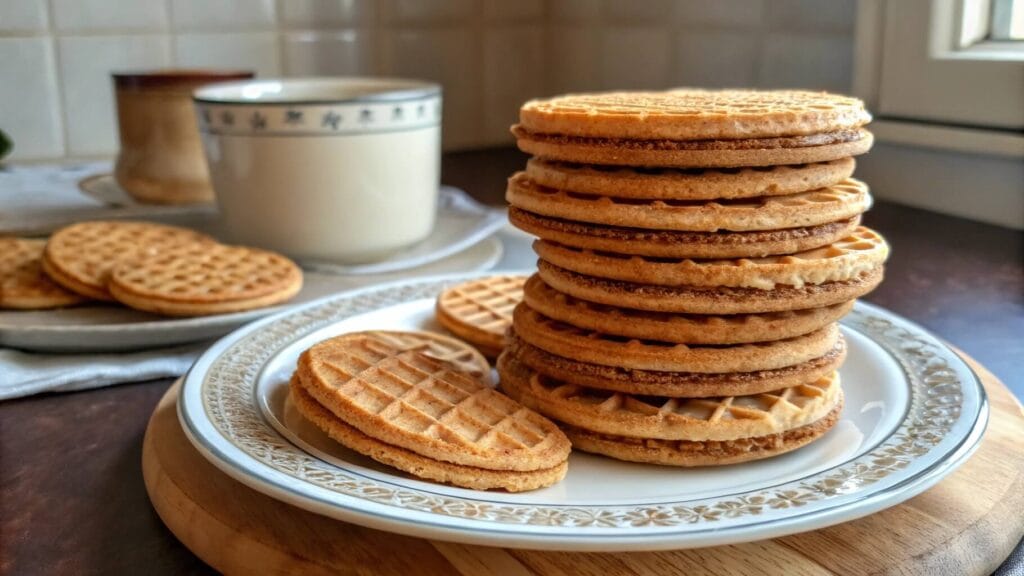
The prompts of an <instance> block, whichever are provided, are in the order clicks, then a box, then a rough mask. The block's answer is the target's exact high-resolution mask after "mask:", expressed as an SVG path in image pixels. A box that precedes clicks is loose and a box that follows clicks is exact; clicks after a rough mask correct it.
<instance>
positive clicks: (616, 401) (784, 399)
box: [498, 354, 840, 442]
mask: <svg viewBox="0 0 1024 576" xmlns="http://www.w3.org/2000/svg"><path fill="white" fill-rule="evenodd" d="M498 374H499V375H500V378H501V389H502V390H503V391H504V392H505V393H506V394H508V395H509V396H511V397H512V398H514V399H516V400H518V401H519V402H521V403H523V404H524V405H526V406H529V407H531V408H533V409H534V410H537V411H538V412H540V413H541V414H544V415H545V416H547V417H549V418H552V419H554V420H557V421H559V422H564V423H566V424H569V425H570V426H574V427H577V428H582V429H584V430H589V431H591V432H597V433H600V434H609V435H613V436H629V437H634V438H651V439H658V440H689V441H691V442H704V441H719V442H720V441H727V440H740V439H743V438H752V437H757V436H766V435H769V434H776V433H779V432H784V431H786V430H792V429H794V428H799V427H801V426H806V425H807V424H810V423H812V422H815V421H817V420H819V419H821V418H822V417H824V416H825V415H826V414H828V413H829V412H831V411H832V409H833V408H835V406H836V404H837V403H838V401H839V398H840V391H839V373H838V372H832V373H830V374H828V375H827V376H824V377H822V378H819V379H818V380H814V381H811V382H807V383H803V384H799V385H796V386H791V387H788V388H783V389H780V390H773V391H771V392H765V393H761V394H752V395H748V396H725V397H711V398H668V397H658V396H638V395H634V394H626V393H623V392H610V391H604V390H597V389H593V388H585V387H582V386H577V385H575V384H568V383H566V382H562V381H559V380H555V379H553V378H549V377H546V376H543V375H541V374H538V373H537V372H534V371H533V370H531V369H530V368H529V367H527V366H525V365H524V364H522V363H520V362H519V361H518V360H516V359H515V357H514V356H513V355H511V354H503V355H502V356H501V358H500V359H499V360H498Z"/></svg>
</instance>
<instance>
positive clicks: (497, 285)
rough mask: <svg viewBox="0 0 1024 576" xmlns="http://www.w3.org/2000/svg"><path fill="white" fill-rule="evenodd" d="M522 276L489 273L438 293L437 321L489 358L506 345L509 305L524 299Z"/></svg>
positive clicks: (524, 279) (510, 315)
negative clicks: (489, 274)
mask: <svg viewBox="0 0 1024 576" xmlns="http://www.w3.org/2000/svg"><path fill="white" fill-rule="evenodd" d="M524 282H526V277H525V276H488V277H485V278H477V279H474V280H470V281H468V282H463V283H462V284H459V285H457V286H452V287H451V288H449V289H447V290H445V291H444V292H442V293H441V295H440V296H438V297H437V305H436V307H435V311H436V317H437V321H438V323H440V324H441V325H442V326H444V327H445V328H446V329H448V330H449V331H450V332H451V333H453V334H455V335H456V336H458V337H459V338H462V339H463V340H465V341H467V342H469V343H470V344H472V345H474V346H476V347H477V348H478V349H479V350H480V351H481V352H483V353H484V355H486V356H487V357H488V358H497V357H498V354H501V351H502V349H503V348H504V347H505V331H506V330H508V327H509V326H511V325H512V309H513V308H515V306H516V304H518V303H519V302H520V301H521V300H522V299H523V283H524Z"/></svg>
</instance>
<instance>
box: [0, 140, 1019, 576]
mask: <svg viewBox="0 0 1024 576" xmlns="http://www.w3.org/2000/svg"><path fill="white" fill-rule="evenodd" d="M524 164H525V156H523V155H521V154H519V153H518V152H516V151H513V150H489V151H479V152H466V153H457V154H449V155H446V157H445V159H444V164H443V180H444V182H445V183H447V184H451V185H453V186H458V187H460V188H463V189H465V190H466V191H468V192H470V193H471V194H473V195H474V196H475V197H477V198H479V199H481V200H483V201H485V202H489V203H493V204H500V203H503V195H504V181H505V178H506V177H508V176H509V175H510V174H512V172H514V171H515V170H518V169H520V168H521V167H522V166H523V165H524ZM865 223H866V224H867V225H869V226H871V227H873V228H875V229H877V230H879V231H880V232H881V233H882V234H884V235H885V236H886V238H887V239H888V240H889V242H890V243H891V244H892V247H893V254H892V258H891V259H890V261H889V264H888V266H887V273H886V280H885V282H884V283H883V284H882V286H881V287H880V288H879V289H878V290H876V291H875V292H874V293H873V294H871V295H870V296H869V297H868V298H867V300H870V301H871V302H874V303H876V304H879V305H882V306H884V307H886V308H889V309H890V310H893V311H895V312H897V313H899V314H901V315H903V316H906V317H907V318H910V319H912V320H914V321H916V322H918V323H919V324H921V325H923V326H925V327H926V328H928V329H930V330H932V331H933V332H935V333H936V334H938V335H940V336H942V337H943V338H945V339H946V340H948V341H949V342H951V343H952V344H954V345H956V346H958V347H959V348H961V349H962V350H964V351H965V352H967V353H968V354H970V355H971V356H973V357H974V358H976V359H977V360H978V361H979V362H981V363H982V364H984V365H985V366H986V367H988V368H989V369H990V370H991V371H992V372H993V373H994V374H995V375H996V376H998V377H999V378H1000V379H1001V380H1002V381H1003V382H1005V383H1006V384H1007V385H1008V386H1009V387H1010V389H1011V390H1013V392H1014V393H1015V394H1016V395H1017V397H1018V398H1024V368H1022V366H1024V233H1021V232H1014V231H1011V230H1007V229H1003V228H998V227H995V226H988V225H984V224H978V223H974V222H969V221H966V220H962V219H958V218H952V217H948V216H942V215H938V214H934V213H930V212H926V211H923V210H917V209H913V208H907V207H903V206H898V205H894V204H889V203H886V202H878V203H877V204H876V205H875V207H874V208H873V209H872V211H871V212H870V213H869V214H868V215H867V216H866V217H865ZM170 384H171V381H170V380H159V381H153V382H144V383H138V384H129V385H122V386H116V387H112V388H106V389H101V390H93V391H86V392H77V393H69V394H58V395H49V394H44V395H39V396H34V397H29V398H23V399H18V400H10V401H7V402H3V403H0V573H2V574H154V575H156V574H208V573H212V571H211V570H210V569H209V568H207V567H206V566H205V565H204V564H203V563H202V562H201V561H199V560H198V559H197V558H196V557H195V556H193V555H192V554H191V553H190V552H189V551H188V550H187V549H186V548H185V547H184V546H182V545H181V544H179V543H178V541H177V540H176V539H175V538H174V536H173V535H172V534H171V533H170V532H169V531H168V530H167V529H166V528H165V527H164V526H163V524H162V523H161V522H160V519H159V518H158V517H157V516H156V514H155V513H154V512H153V509H152V507H151V506H150V504H149V500H148V498H147V496H146V491H145V487H144V486H143V483H142V470H141V467H140V457H141V453H142V437H143V433H144V432H145V428H146V422H147V420H148V419H149V415H150V413H151V412H152V410H153V408H154V407H155V406H156V403H157V401H158V400H159V399H160V397H161V396H162V395H163V393H164V391H165V390H166V389H167V387H168V386H169V385H170Z"/></svg>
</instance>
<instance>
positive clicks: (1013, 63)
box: [854, 0, 1024, 133]
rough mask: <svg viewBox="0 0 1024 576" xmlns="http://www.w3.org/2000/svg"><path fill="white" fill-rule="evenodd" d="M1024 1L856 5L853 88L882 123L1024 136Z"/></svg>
mask: <svg viewBox="0 0 1024 576" xmlns="http://www.w3.org/2000/svg"><path fill="white" fill-rule="evenodd" d="M1022 9H1024V0H861V2H860V4H859V12H858V20H857V65H856V69H855V73H856V78H855V82H854V86H855V89H856V91H857V92H858V93H859V94H860V95H861V96H862V97H864V98H866V99H867V100H868V101H869V102H870V103H871V104H872V107H873V109H874V110H875V111H876V112H877V113H878V114H879V115H880V116H882V117H883V118H890V119H895V120H910V121H918V122H930V123H938V124H946V125H952V126H960V127H968V128H976V129H977V128H980V129H995V130H1004V131H1012V132H1018V133H1019V132H1022V131H1024V41H1019V40H1012V39H1011V40H1005V39H1000V40H996V39H995V38H996V34H997V33H998V29H1000V28H1005V29H1006V31H1007V33H1008V34H1009V35H1010V36H1011V37H1012V34H1013V30H1014V26H1015V24H1014V19H1017V20H1020V18H1021V16H1018V15H1017V14H1018V13H1019V12H1021V11H1022Z"/></svg>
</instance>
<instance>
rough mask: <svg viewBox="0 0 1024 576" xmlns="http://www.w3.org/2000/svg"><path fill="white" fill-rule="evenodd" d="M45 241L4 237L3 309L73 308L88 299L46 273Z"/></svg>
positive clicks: (0, 255)
mask: <svg viewBox="0 0 1024 576" xmlns="http://www.w3.org/2000/svg"><path fill="white" fill-rule="evenodd" d="M45 246H46V241H45V240H33V239H27V238H0V308H10V309H14V310H42V309H46V308H61V307H64V306H73V305H75V304H80V303H82V302H85V301H86V300H88V299H87V298H85V297H84V296H80V295H78V294H76V293H74V292H71V291H69V290H65V289H64V288H62V287H61V286H60V285H59V284H56V283H54V282H53V281H52V280H50V278H49V277H48V276H47V275H46V274H45V273H43V269H42V263H41V262H40V260H41V258H42V255H43V248H44V247H45Z"/></svg>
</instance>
